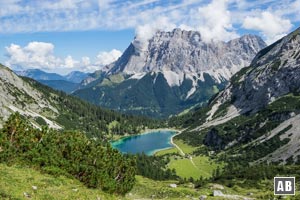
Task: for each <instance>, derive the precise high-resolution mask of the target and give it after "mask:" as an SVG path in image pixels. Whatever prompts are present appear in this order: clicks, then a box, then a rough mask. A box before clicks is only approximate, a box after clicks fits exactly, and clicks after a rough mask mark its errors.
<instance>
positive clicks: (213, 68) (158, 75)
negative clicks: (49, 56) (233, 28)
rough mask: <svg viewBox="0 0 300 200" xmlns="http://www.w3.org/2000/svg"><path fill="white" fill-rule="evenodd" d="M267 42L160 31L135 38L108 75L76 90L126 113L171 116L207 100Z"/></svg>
mask: <svg viewBox="0 0 300 200" xmlns="http://www.w3.org/2000/svg"><path fill="white" fill-rule="evenodd" d="M265 46H266V44H265V43H264V41H263V40H262V39H261V38H259V37H258V36H254V35H245V36H243V37H241V38H237V39H234V40H231V41H228V42H221V41H211V42H205V41H204V40H202V38H201V34H200V33H199V32H197V31H185V30H180V29H174V30H173V31H171V32H164V31H158V32H157V33H156V34H155V35H154V36H153V37H152V38H151V39H150V40H147V41H146V42H145V41H143V40H141V39H139V37H136V38H135V39H134V41H133V42H132V43H131V44H130V45H129V47H128V48H127V49H126V50H125V52H124V53H123V55H122V56H121V57H120V58H119V59H118V60H117V61H116V62H114V63H112V64H110V65H109V66H106V68H105V69H106V70H105V71H106V74H105V75H104V77H101V78H99V79H95V80H93V81H92V82H91V81H86V82H87V83H88V84H85V85H84V87H81V88H83V89H81V90H78V91H76V92H74V94H75V95H76V96H79V97H81V98H83V99H85V100H88V101H90V102H92V103H94V104H98V105H101V106H104V107H108V108H112V109H115V110H118V111H122V112H128V113H134V114H142V115H147V116H152V117H168V116H169V115H172V114H177V113H179V112H181V111H183V110H185V109H187V108H189V107H191V106H194V105H196V104H203V103H206V102H207V100H208V99H209V98H210V97H211V96H212V95H214V94H215V93H216V92H218V91H219V90H221V89H223V88H224V86H225V84H226V83H227V81H228V80H229V79H230V77H231V76H232V75H233V74H234V73H236V72H237V71H239V70H240V69H241V68H243V67H245V66H248V65H249V64H250V62H251V60H252V59H253V57H254V56H255V55H256V53H257V52H258V51H259V50H261V49H262V48H264V47H265ZM121 76H122V78H120V77H121ZM116 77H119V78H118V80H117V82H116ZM145 91H147V93H145Z"/></svg>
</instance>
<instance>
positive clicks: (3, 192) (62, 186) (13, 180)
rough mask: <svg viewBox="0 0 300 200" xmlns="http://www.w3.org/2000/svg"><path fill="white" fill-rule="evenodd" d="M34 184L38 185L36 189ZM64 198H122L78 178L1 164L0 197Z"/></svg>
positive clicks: (52, 199)
mask: <svg viewBox="0 0 300 200" xmlns="http://www.w3.org/2000/svg"><path fill="white" fill-rule="evenodd" d="M32 186H37V190H36V191H34V190H33V189H32ZM24 192H26V193H28V194H30V196H31V198H30V199H36V200H43V199H47V200H56V199H57V200H63V199H74V200H75V199H82V200H83V199H87V200H88V199H97V198H101V199H107V200H110V199H122V197H116V196H113V195H109V194H106V193H104V192H102V191H100V190H99V189H98V190H97V189H88V188H86V187H85V186H84V185H83V184H82V183H81V182H79V181H78V180H76V179H72V178H66V177H63V176H59V177H53V176H50V175H47V174H42V173H40V172H38V171H36V170H34V169H31V168H27V167H21V166H10V167H9V166H7V165H4V164H0V199H3V200H8V199H26V198H25V196H24Z"/></svg>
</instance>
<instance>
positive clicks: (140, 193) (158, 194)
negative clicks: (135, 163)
mask: <svg viewBox="0 0 300 200" xmlns="http://www.w3.org/2000/svg"><path fill="white" fill-rule="evenodd" d="M136 179H137V183H136V185H135V186H134V188H133V189H132V191H131V192H130V193H128V194H127V195H126V198H127V199H152V198H151V197H153V199H173V200H179V199H191V198H190V197H194V198H196V197H199V196H200V192H199V191H197V190H195V189H193V188H191V187H189V184H182V185H178V182H177V181H153V180H151V179H148V178H144V177H142V176H136ZM172 183H175V184H177V185H178V187H177V188H171V187H170V184H172ZM201 192H202V194H207V195H209V194H210V191H209V190H208V189H203V190H202V191H201Z"/></svg>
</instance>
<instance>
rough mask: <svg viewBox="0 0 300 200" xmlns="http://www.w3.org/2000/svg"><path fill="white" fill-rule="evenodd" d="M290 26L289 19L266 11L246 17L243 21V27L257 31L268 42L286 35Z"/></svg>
mask: <svg viewBox="0 0 300 200" xmlns="http://www.w3.org/2000/svg"><path fill="white" fill-rule="evenodd" d="M292 26H293V25H292V23H291V22H290V20H288V19H284V18H281V17H280V16H276V15H274V14H272V13H270V12H268V11H264V12H262V13H261V15H260V16H259V17H254V16H253V17H246V18H245V20H244V22H243V27H244V28H245V29H250V30H256V31H259V32H260V33H261V34H262V35H263V36H264V38H265V39H266V42H267V43H268V44H270V43H272V42H274V41H276V40H278V39H279V38H281V37H283V36H284V35H286V34H287V33H288V32H289V31H290V30H291V28H292Z"/></svg>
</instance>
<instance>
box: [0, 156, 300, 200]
mask: <svg viewBox="0 0 300 200" xmlns="http://www.w3.org/2000/svg"><path fill="white" fill-rule="evenodd" d="M197 159H200V158H195V161H196V165H198V164H197V163H198V160H197ZM201 159H204V158H201ZM201 159H200V160H201ZM204 160H205V159H204ZM228 181H229V182H230V183H231V186H230V187H227V186H226V185H227V183H221V184H222V185H223V186H224V190H222V192H223V193H224V194H234V195H242V196H244V197H247V193H250V192H251V193H253V196H249V197H250V198H254V199H273V198H274V196H273V182H272V181H273V180H264V181H261V182H259V183H256V186H255V187H253V186H251V184H246V183H245V181H243V180H228ZM171 183H175V184H177V188H171V187H170V186H169V185H170V184H171ZM213 185H214V184H213V183H209V184H206V185H204V186H203V187H201V188H198V189H194V188H193V187H192V185H191V184H189V183H185V184H179V183H178V181H172V180H170V181H154V180H151V179H148V178H144V177H142V176H136V184H135V186H134V187H133V189H132V190H131V191H130V192H129V193H127V194H126V196H125V197H122V196H114V195H109V194H106V193H104V192H102V191H100V190H97V189H88V188H86V187H85V186H84V185H83V184H82V183H80V182H79V181H78V180H76V179H72V178H67V177H63V176H60V177H53V176H50V175H47V174H42V173H40V172H38V171H36V170H34V169H31V168H27V167H21V166H17V165H14V166H7V165H5V164H0V199H1V200H23V199H27V198H25V197H24V194H23V193H24V192H26V193H28V194H30V195H31V198H30V199H33V200H69V199H71V200H90V199H91V200H97V198H99V199H101V200H131V199H151V197H153V199H170V200H185V199H192V198H196V199H198V198H199V196H201V195H207V197H208V198H207V199H220V198H219V197H212V196H211V194H212V191H213V190H214V189H213V187H214V186H213ZM247 185H249V186H247ZM32 186H37V188H38V189H37V190H36V191H34V190H33V189H32ZM298 187H299V185H298V183H297V188H298ZM76 189H77V190H76ZM286 199H299V191H296V196H291V197H289V196H288V197H287V198H286Z"/></svg>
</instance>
